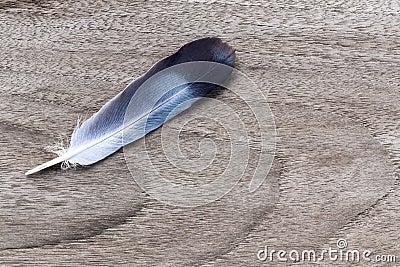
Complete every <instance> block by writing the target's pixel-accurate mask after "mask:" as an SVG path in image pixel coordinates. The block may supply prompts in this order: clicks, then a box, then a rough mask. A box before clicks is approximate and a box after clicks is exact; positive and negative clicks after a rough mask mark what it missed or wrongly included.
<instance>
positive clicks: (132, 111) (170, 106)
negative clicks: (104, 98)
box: [25, 38, 235, 175]
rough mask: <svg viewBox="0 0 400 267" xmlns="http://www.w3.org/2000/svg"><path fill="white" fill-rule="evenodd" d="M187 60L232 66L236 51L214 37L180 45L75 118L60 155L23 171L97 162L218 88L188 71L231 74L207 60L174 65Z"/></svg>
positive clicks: (217, 76) (224, 76)
mask: <svg viewBox="0 0 400 267" xmlns="http://www.w3.org/2000/svg"><path fill="white" fill-rule="evenodd" d="M191 62H214V63H219V64H220V65H224V66H229V67H233V65H234V63H235V52H234V50H233V49H232V48H231V47H230V46H229V45H227V44H225V43H223V42H222V41H221V40H220V39H219V38H203V39H199V40H196V41H193V42H191V43H188V44H186V45H184V46H183V47H181V48H180V49H179V50H178V51H177V52H176V53H175V54H173V55H171V56H169V57H166V58H164V59H162V60H160V61H159V62H157V63H156V64H155V65H153V67H152V68H150V70H148V71H147V72H146V73H145V74H144V75H142V76H140V77H139V78H137V79H136V80H134V81H132V82H131V83H130V84H129V85H128V86H127V87H126V88H125V89H124V90H123V91H122V92H120V93H119V94H118V95H116V96H115V97H114V98H112V99H111V100H110V101H108V102H107V103H106V104H105V105H104V106H103V107H102V108H101V109H100V110H99V111H98V112H96V113H95V114H93V115H92V116H91V117H90V118H89V119H88V120H86V121H85V122H83V123H82V124H79V123H78V125H77V126H76V128H75V130H74V132H73V133H72V136H71V141H70V145H69V147H68V148H67V149H63V150H62V151H58V153H57V154H58V155H59V157H57V158H55V159H53V160H50V161H49V162H46V163H44V164H42V165H39V166H37V167H36V168H33V169H32V170H30V171H28V172H26V173H25V174H26V175H30V174H33V173H36V172H38V171H41V170H43V169H45V168H48V167H50V166H52V165H55V164H58V163H62V162H64V164H67V165H70V164H72V165H90V164H93V163H96V162H98V161H100V160H102V159H104V158H106V157H107V156H109V155H111V154H113V153H114V152H116V151H117V150H119V149H120V148H121V147H122V146H124V145H126V144H129V143H131V142H134V141H136V140H138V139H140V138H142V137H143V136H145V135H146V134H147V133H149V132H151V131H153V130H155V129H157V128H158V127H160V126H161V125H162V124H163V123H165V122H166V121H167V120H169V119H171V118H172V117H173V116H175V115H177V114H179V113H180V112H182V111H183V110H185V109H187V108H189V107H190V106H191V104H192V103H193V102H195V101H196V100H197V99H198V98H199V97H202V96H204V95H206V94H207V93H209V92H210V91H212V90H213V89H214V88H216V87H217V85H216V83H207V82H204V81H200V82H193V79H196V77H193V75H198V76H199V77H198V78H199V80H204V79H201V78H202V77H203V76H206V75H212V76H213V80H214V81H216V82H217V83H218V82H223V81H225V80H226V79H227V78H228V77H229V75H230V72H229V71H226V69H223V68H220V69H218V68H217V69H215V67H213V65H212V64H210V67H209V68H207V67H206V68H205V67H204V66H207V65H204V64H200V65H201V66H202V68H200V69H196V70H195V71H193V69H190V70H187V69H185V68H174V66H178V65H180V66H185V63H191ZM200 76H202V77H200ZM174 85H175V86H174Z"/></svg>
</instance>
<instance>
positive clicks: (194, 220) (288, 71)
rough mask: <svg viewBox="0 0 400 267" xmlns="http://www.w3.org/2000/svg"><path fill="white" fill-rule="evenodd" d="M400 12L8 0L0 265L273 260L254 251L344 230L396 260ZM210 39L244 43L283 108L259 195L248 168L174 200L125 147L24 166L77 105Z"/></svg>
mask: <svg viewBox="0 0 400 267" xmlns="http://www.w3.org/2000/svg"><path fill="white" fill-rule="evenodd" d="M399 14H400V6H399V2H398V1H394V0H393V1H392V0H388V1H372V2H371V1H364V0H360V1H266V2H265V3H263V2H260V1H235V0H233V1H218V2H212V3H203V1H189V2H183V1H167V2H164V1H146V2H138V1H57V2H56V1H12V0H6V1H4V0H3V1H0V40H1V42H0V48H1V52H0V81H1V83H0V84H1V87H0V88H1V95H0V106H1V108H0V127H1V130H2V138H1V140H0V144H1V151H2V153H1V156H0V177H1V183H0V249H1V250H0V262H1V264H4V265H6V266H8V265H14V264H15V265H29V264H31V265H58V266H61V265H65V266H73V265H78V264H82V265H83V264H87V265H122V264H125V265H131V266H191V265H204V266H258V265H266V264H269V265H273V264H274V263H265V262H259V261H258V260H257V257H256V253H257V251H258V250H259V249H261V248H262V247H264V246H265V245H268V246H269V247H271V248H274V249H287V250H290V249H307V248H326V247H328V246H332V247H335V246H336V245H335V242H336V240H337V239H338V238H344V239H346V240H347V242H348V244H349V248H353V249H370V250H372V251H373V252H374V253H376V254H392V255H397V256H398V261H400V242H399V240H398V237H399V236H400V227H399V226H400V220H399V219H400V193H399V183H398V179H399V173H400V172H399V164H400V125H399V114H400V104H399V103H400V87H399V84H400V49H399V47H400V42H399V40H400V15H399ZM203 36H219V37H221V38H222V39H224V40H225V41H227V42H228V43H229V44H231V45H233V46H234V47H235V48H236V50H237V58H238V64H237V68H238V69H240V70H241V71H243V72H244V73H246V74H247V75H248V76H249V77H250V78H251V79H252V80H254V81H255V82H256V84H257V85H258V86H259V87H260V88H261V90H262V91H263V93H264V94H265V95H266V96H267V98H268V101H269V103H270V106H271V109H272V111H273V113H274V115H275V121H276V126H277V137H278V139H277V141H278V142H277V151H276V153H277V155H276V158H275V162H274V164H273V167H272V171H271V172H270V173H269V175H268V178H267V180H266V181H265V182H264V183H263V185H262V186H261V188H260V189H259V190H257V191H256V192H255V193H254V194H250V193H249V192H248V190H247V186H248V182H249V179H250V178H249V177H247V176H246V177H245V178H244V179H243V181H241V182H240V183H239V184H238V185H237V186H236V187H235V188H234V189H233V190H232V191H231V192H230V193H229V194H227V195H226V196H225V197H223V198H222V199H220V200H218V201H216V202H214V203H211V204H209V205H206V206H202V207H199V208H193V209H182V208H176V207H171V206H168V205H164V204H162V203H159V202H158V201H156V200H153V199H152V198H151V197H149V196H148V195H146V193H145V192H143V191H142V190H141V189H140V188H139V187H138V186H137V185H136V184H135V182H134V180H133V178H132V177H131V175H130V173H129V171H128V169H127V167H126V165H125V162H124V157H123V154H122V153H117V154H115V155H113V156H112V157H110V158H108V159H107V160H104V161H102V162H100V163H98V164H96V165H94V166H92V167H89V168H84V169H82V168H80V169H78V170H75V171H67V172H64V171H60V170H58V169H57V168H53V169H50V170H47V171H44V172H42V173H40V174H38V175H34V176H32V177H25V176H24V172H25V171H26V170H28V169H29V168H30V167H32V166H35V165H37V164H39V163H42V162H43V161H44V160H47V159H50V158H52V157H53V155H52V154H50V153H47V152H46V151H45V150H44V149H43V147H44V146H46V145H52V144H54V143H56V142H57V139H58V138H59V137H61V138H63V139H64V140H68V137H69V135H70V134H71V132H72V129H73V127H74V125H75V122H76V119H77V118H78V117H79V116H82V117H87V116H89V115H90V114H92V113H93V112H95V111H96V110H97V109H98V108H99V107H100V106H101V105H102V104H103V103H104V102H105V101H107V100H108V99H110V98H111V97H112V96H114V95H115V94H116V93H118V92H119V91H120V90H121V89H122V88H123V87H124V85H126V84H127V82H128V81H129V80H130V79H131V78H132V77H134V76H136V75H140V74H141V73H143V72H144V71H145V70H146V69H147V68H148V67H149V66H151V65H152V64H153V63H154V62H155V61H157V60H158V59H159V58H161V57H163V56H166V55H168V54H170V53H172V52H173V51H175V50H176V49H177V48H178V47H179V46H180V45H182V44H184V43H186V42H188V41H191V40H193V39H195V38H199V37H203ZM218 99H220V100H226V101H227V102H228V103H230V104H232V105H233V106H235V103H236V102H235V101H234V100H232V99H231V98H230V97H229V96H228V95H227V93H224V92H223V93H222V94H221V95H219V96H218ZM239 106H240V105H239V104H238V107H239ZM244 115H245V116H247V115H246V113H244ZM250 115H251V114H250ZM202 127H207V125H206V126H204V125H203V126H199V127H198V128H199V129H198V131H200V132H201V131H202ZM210 127H211V128H212V127H214V126H209V128H210ZM155 134H157V133H155ZM192 134H193V133H192ZM185 135H186V138H188V139H191V138H192V137H193V136H191V133H190V132H187V133H185ZM153 146H156V144H154V143H153ZM251 157H252V158H251V160H253V161H254V160H256V159H257V156H256V155H254V153H253V154H252V155H251ZM224 163H226V162H224V161H222V162H221V164H224ZM222 167H223V166H221V168H222ZM166 171H167V172H168V169H166ZM212 171H213V170H211V172H212ZM214 171H218V168H215V170H214ZM275 264H276V265H279V264H282V265H283V263H276V262H275ZM325 264H333V263H331V262H326V263H325ZM337 264H339V263H337ZM342 264H344V265H346V264H347V263H342ZM368 264H370V265H373V264H374V263H366V262H363V263H360V266H361V265H362V266H367V265H368ZM299 265H308V264H307V263H304V262H303V263H302V262H301V263H299ZM383 265H385V264H383Z"/></svg>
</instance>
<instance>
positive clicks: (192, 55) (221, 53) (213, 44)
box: [178, 37, 235, 67]
mask: <svg viewBox="0 0 400 267" xmlns="http://www.w3.org/2000/svg"><path fill="white" fill-rule="evenodd" d="M178 53H179V55H180V56H181V57H182V58H184V59H185V61H214V62H218V63H221V64H225V65H229V66H232V67H233V65H234V64H235V50H234V49H233V48H232V47H231V46H229V45H228V44H226V43H224V42H223V41H222V40H221V39H220V38H218V37H207V38H202V39H198V40H196V41H193V42H190V43H188V44H186V45H184V46H183V47H182V48H181V49H179V51H178Z"/></svg>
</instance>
